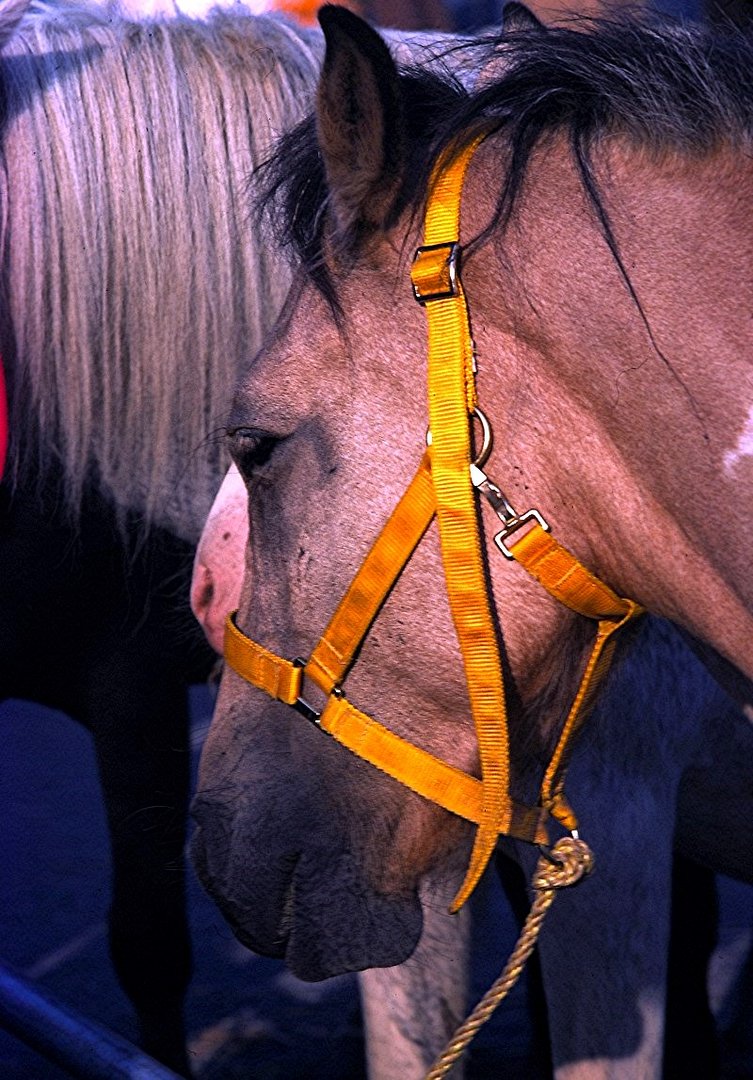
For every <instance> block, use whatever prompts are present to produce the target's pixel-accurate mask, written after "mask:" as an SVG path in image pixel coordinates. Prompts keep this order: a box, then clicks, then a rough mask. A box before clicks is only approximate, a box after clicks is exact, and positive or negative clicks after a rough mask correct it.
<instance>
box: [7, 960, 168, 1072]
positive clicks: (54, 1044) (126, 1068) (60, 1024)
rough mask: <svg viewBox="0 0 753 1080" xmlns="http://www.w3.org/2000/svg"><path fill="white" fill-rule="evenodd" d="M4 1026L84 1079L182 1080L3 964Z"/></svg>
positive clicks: (34, 1048)
mask: <svg viewBox="0 0 753 1080" xmlns="http://www.w3.org/2000/svg"><path fill="white" fill-rule="evenodd" d="M0 1026H1V1027H4V1028H5V1029H6V1030H7V1031H9V1032H10V1033H11V1035H13V1036H15V1038H17V1039H20V1040H21V1042H24V1043H26V1045H27V1046H29V1047H31V1049H32V1050H33V1051H34V1052H35V1053H37V1054H41V1055H42V1056H44V1057H46V1058H48V1059H49V1060H50V1061H54V1062H55V1064H56V1065H60V1066H61V1067H62V1068H63V1069H65V1070H67V1071H68V1072H69V1073H70V1074H71V1075H72V1076H75V1077H78V1078H80V1080H179V1078H178V1076H177V1073H174V1072H172V1071H171V1070H170V1069H167V1068H165V1066H164V1065H160V1064H158V1063H157V1062H156V1061H155V1060H154V1059H153V1058H150V1057H148V1056H147V1055H146V1054H144V1053H143V1052H142V1051H141V1050H138V1049H137V1048H136V1047H135V1046H133V1045H132V1044H131V1043H129V1042H127V1041H126V1040H125V1039H122V1038H121V1037H120V1036H119V1035H116V1034H114V1032H112V1031H108V1030H107V1029H106V1028H103V1027H100V1026H99V1025H98V1024H95V1023H93V1022H92V1021H91V1020H86V1019H85V1018H84V1017H82V1016H79V1015H78V1014H77V1013H75V1012H73V1011H72V1010H71V1009H69V1008H68V1007H67V1006H63V1005H61V1004H59V1003H58V1002H54V1001H53V1000H52V999H51V998H49V997H48V996H47V994H46V993H45V994H41V993H40V992H39V990H38V989H37V988H36V987H35V986H34V985H33V984H32V983H30V982H28V981H27V980H26V979H24V978H22V977H21V976H19V975H17V974H15V973H14V972H12V971H10V970H9V969H8V968H7V967H5V966H4V965H2V964H0Z"/></svg>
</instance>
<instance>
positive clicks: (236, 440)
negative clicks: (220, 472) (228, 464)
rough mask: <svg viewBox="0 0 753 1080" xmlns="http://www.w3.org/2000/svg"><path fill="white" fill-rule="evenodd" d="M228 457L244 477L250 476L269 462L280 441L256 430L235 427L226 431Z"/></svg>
mask: <svg viewBox="0 0 753 1080" xmlns="http://www.w3.org/2000/svg"><path fill="white" fill-rule="evenodd" d="M227 434H228V441H229V443H230V456H231V457H232V459H233V461H234V462H235V464H236V465H237V466H238V468H239V470H240V471H241V473H242V474H243V475H244V476H250V475H251V474H252V473H253V472H255V471H257V470H258V469H261V468H262V466H264V465H266V464H267V462H268V461H269V459H270V457H271V456H272V453H273V451H274V448H275V446H277V444H278V443H279V442H281V440H280V439H279V438H278V437H277V436H275V435H270V434H269V432H266V431H259V429H258V428H251V427H237V428H232V429H231V430H230V431H228V433H227Z"/></svg>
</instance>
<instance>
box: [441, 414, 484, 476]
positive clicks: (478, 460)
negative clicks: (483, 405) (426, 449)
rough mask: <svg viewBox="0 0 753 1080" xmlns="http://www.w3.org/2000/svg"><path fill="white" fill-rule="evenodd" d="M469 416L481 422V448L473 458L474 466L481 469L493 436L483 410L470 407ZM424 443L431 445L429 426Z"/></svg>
mask: <svg viewBox="0 0 753 1080" xmlns="http://www.w3.org/2000/svg"><path fill="white" fill-rule="evenodd" d="M471 416H473V417H475V418H476V420H478V422H479V424H481V450H480V451H479V453H478V457H476V458H474V460H473V464H474V465H475V466H476V468H477V469H481V468H483V466H484V465H485V464H486V462H487V461H488V460H489V454H491V452H492V444H493V443H494V436H493V434H492V426H491V424H490V423H489V418H488V417H487V415H486V413H485V412H483V411H482V410H481V409H479V408H478V406H477V407H476V408H475V409H471ZM426 445H427V446H431V428H427V430H426Z"/></svg>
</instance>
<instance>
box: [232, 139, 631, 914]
mask: <svg viewBox="0 0 753 1080" xmlns="http://www.w3.org/2000/svg"><path fill="white" fill-rule="evenodd" d="M483 138H484V136H479V137H478V138H477V139H475V140H474V141H473V142H471V143H470V144H468V145H467V146H465V147H464V148H463V149H462V150H461V151H460V152H459V153H457V154H456V155H455V156H454V157H451V158H450V159H449V160H444V161H442V162H440V165H439V166H438V168H437V170H436V172H435V176H434V180H433V183H432V187H431V193H430V199H429V203H428V208H427V213H426V221H425V235H424V246H423V247H421V248H419V250H418V252H417V253H416V258H415V261H414V264H413V268H412V272H411V278H412V282H413V289H414V294H415V296H416V299H417V300H418V301H419V303H420V304H422V305H423V306H424V308H425V310H426V314H427V320H428V333H429V350H428V351H429V364H428V382H429V425H430V431H431V439H430V445H429V447H428V449H427V450H426V452H425V453H424V455H423V457H422V459H421V463H420V465H419V468H418V472H417V473H416V475H415V477H414V479H413V480H412V481H411V483H410V485H409V486H408V488H407V490H406V492H405V494H404V495H403V497H402V498H401V499H400V502H399V503H398V505H397V507H396V508H395V510H394V511H393V513H392V515H391V517H390V518H389V520H388V521H387V523H386V525H385V526H384V528H383V529H382V532H381V533H380V534H379V536H378V537H377V539H376V541H375V542H374V545H373V547H372V548H371V550H370V551H369V553H368V555H367V556H366V558H365V560H364V562H363V563H362V565H361V567H360V569H359V570H358V572H357V573H356V576H355V578H354V579H353V581H352V582H351V585H350V587H349V588H348V590H347V592H346V594H345V596H344V597H343V600H342V602H341V603H340V605H339V607H338V608H337V610H336V611H335V614H334V615H333V616H332V619H331V620H330V622H329V625H328V626H327V628H326V630H325V631H324V633H323V634H322V637H321V639H320V640H319V642H318V644H317V645H316V647H315V649H314V651H313V653H312V654H311V657H310V659H309V660H307V661H302V660H296V661H293V662H291V661H289V660H285V659H283V658H282V657H279V656H276V655H274V654H273V653H270V652H269V651H268V650H266V649H265V648H263V646H261V645H259V644H257V643H256V642H253V641H251V640H250V638H248V637H246V636H245V634H243V633H242V632H241V631H240V630H239V629H238V627H237V625H236V623H235V618H234V616H231V617H230V618H229V619H228V622H227V628H226V635H225V659H226V660H227V663H228V664H229V665H230V667H231V668H233V670H234V671H236V672H237V673H238V674H239V675H241V676H242V677H243V678H244V679H246V680H247V681H248V682H250V683H252V684H253V685H254V686H257V687H259V688H260V689H262V690H265V691H266V692H267V693H268V694H269V695H270V696H272V697H273V698H276V699H277V700H279V701H283V702H286V703H287V704H288V705H291V706H293V707H294V708H296V709H297V710H298V711H299V712H301V713H302V714H303V715H304V716H306V717H307V719H309V720H312V721H313V722H314V723H315V724H316V725H317V726H318V727H320V728H321V729H322V730H323V731H326V732H327V733H328V734H330V735H332V736H333V737H334V738H335V739H337V741H338V742H340V743H342V744H343V746H345V747H347V748H348V749H349V750H350V751H352V752H353V753H354V754H357V755H358V756H359V757H361V758H363V759H364V760H366V761H368V762H370V763H371V764H372V765H375V766H376V767H377V768H378V769H381V770H382V771H383V772H385V773H387V774H388V775H389V776H392V777H394V779H396V780H399V781H400V782H401V783H402V784H405V785H406V787H409V788H410V789H411V790H413V791H416V792H418V794H420V795H422V796H423V797H424V798H426V799H429V800H431V801H432V802H434V803H436V804H437V805H439V806H441V807H443V808H444V809H446V810H449V811H451V812H452V813H454V814H458V815H460V816H461V817H464V818H466V819H467V820H469V821H472V822H474V823H475V824H477V825H478V829H477V831H476V836H475V842H474V847H473V852H472V855H471V860H470V864H469V867H468V870H467V873H466V876H465V880H464V882H463V884H462V886H461V888H460V890H459V892H458V894H457V896H456V897H455V900H454V901H453V904H452V908H451V910H453V911H456V910H458V909H459V908H460V907H461V905H462V904H463V903H464V902H465V901H466V900H467V898H468V896H469V895H470V893H471V892H472V890H473V888H474V886H475V885H476V883H477V882H478V879H479V878H480V876H481V874H482V872H483V870H484V868H485V866H486V864H487V863H488V861H489V859H490V857H491V854H492V852H493V851H494V847H495V845H496V843H497V839H498V836H499V835H500V834H505V835H509V836H514V837H516V838H518V839H521V840H526V841H529V842H533V843H542V844H543V843H548V839H549V838H548V832H547V819H548V817H549V816H551V817H554V818H555V819H556V820H557V821H559V822H560V823H561V825H563V826H564V827H565V828H566V829H568V830H571V831H574V830H575V829H576V828H577V820H576V817H575V814H574V813H573V811H572V809H571V808H570V806H569V804H568V802H567V800H566V799H565V796H564V791H563V789H564V777H565V771H566V768H567V763H568V760H569V756H570V748H571V745H572V742H573V735H574V734H575V732H576V731H577V730H578V729H579V728H580V726H581V724H582V723H583V720H584V719H585V717H586V715H587V713H588V711H589V708H590V706H591V704H592V701H593V698H594V694H595V691H596V688H597V686H598V685H599V683H600V681H601V679H602V678H603V676H604V675H605V674H606V671H607V670H608V668H609V663H610V660H611V657H612V654H613V652H614V646H615V643H616V632H617V631H618V630H620V629H621V628H622V627H623V626H625V625H626V624H627V623H628V622H629V621H630V620H631V619H633V618H635V617H636V616H637V615H640V614H641V613H642V608H641V607H640V606H639V605H638V604H636V603H635V602H634V601H632V600H626V599H622V598H621V597H619V596H617V595H616V593H614V592H613V591H612V590H611V589H610V588H609V587H608V586H607V585H605V584H604V583H603V582H601V581H599V579H598V578H596V577H594V575H593V574H591V573H590V572H589V571H588V570H587V569H586V568H585V567H584V566H583V565H582V564H581V563H580V562H579V561H578V560H577V559H576V558H575V557H574V556H573V555H571V554H570V552H568V551H567V550H566V549H565V548H563V547H562V546H561V545H560V544H559V543H558V542H557V541H556V540H555V539H554V538H553V537H552V536H551V535H550V533H549V527H548V525H547V524H546V522H545V521H544V520H543V518H542V517H541V515H540V514H539V512H538V511H537V510H528V511H526V512H525V513H523V514H516V512H515V511H514V510H513V508H512V507H511V506H510V504H509V503H508V502H507V500H506V499H505V497H504V495H503V494H502V492H501V491H500V490H499V488H498V487H497V486H496V485H495V484H493V483H492V481H491V480H489V478H488V476H487V475H486V474H485V473H484V472H483V469H482V466H483V464H484V460H485V457H484V456H483V455H482V458H481V459H479V460H478V461H476V462H473V460H472V454H471V422H472V421H471V418H472V416H473V414H474V413H477V412H478V409H477V402H476V386H475V363H474V354H473V341H472V339H471V334H470V327H469V320H468V310H467V306H466V301H465V297H464V294H463V288H462V284H461V281H460V273H459V264H460V246H459V239H458V238H459V224H460V200H461V194H462V188H463V182H464V179H465V174H466V171H467V168H468V164H469V162H470V160H471V157H472V155H473V153H474V152H475V150H476V149H477V147H478V145H479V144H480V142H481V141H482V139H483ZM484 422H485V418H484ZM489 441H490V440H489ZM487 449H488V447H487ZM477 491H478V492H479V493H481V494H482V495H483V496H484V497H485V498H486V500H487V501H488V502H489V503H490V505H491V506H492V509H493V510H494V512H495V513H496V514H497V516H498V518H499V519H500V520H501V522H502V528H501V529H500V530H499V531H498V532H497V534H496V535H495V537H494V541H495V543H496V544H497V546H498V547H499V548H500V550H501V551H502V552H503V553H504V554H505V555H506V556H507V557H508V558H512V559H515V561H516V562H519V563H520V564H521V565H522V566H523V567H524V568H525V569H526V570H527V571H528V573H529V574H531V575H532V576H533V577H534V578H535V579H536V580H537V581H539V582H540V584H541V585H542V586H543V587H544V588H545V589H546V590H547V591H548V592H549V593H550V594H551V595H552V596H554V597H555V598H556V599H557V600H559V601H560V602H561V603H563V604H565V605H566V606H567V607H569V608H571V609H572V610H573V611H575V612H577V613H579V614H581V615H584V616H586V617H588V618H590V619H593V620H595V621H596V623H597V632H596V638H595V641H594V644H593V646H592V649H591V654H590V657H589V660H588V663H587V665H586V670H585V672H584V675H583V678H582V680H581V684H580V687H579V689H578V692H577V695H576V698H575V701H574V703H573V705H572V708H571V709H570V712H569V714H568V717H567V719H566V721H565V724H564V727H563V730H562V733H561V735H560V738H559V741H558V743H557V746H556V748H555V751H554V754H553V755H552V759H551V761H550V763H549V765H548V767H547V770H546V773H545V776H544V780H543V782H542V785H541V790H540V794H539V804H538V805H537V806H534V807H529V806H523V805H521V804H520V803H518V802H516V801H515V800H514V799H513V798H512V797H511V795H510V790H509V788H510V769H509V747H508V724H507V711H506V704H505V688H504V684H503V678H502V665H501V662H500V654H499V643H498V640H497V633H496V629H495V626H494V622H493V618H492V609H491V601H490V598H489V596H488V593H487V587H486V578H485V573H484V564H483V557H482V542H481V537H480V535H479V527H478V516H477V507H476V492H477ZM435 514H436V517H437V524H438V528H439V536H440V544H441V550H442V561H443V566H444V571H445V579H446V586H447V593H448V597H449V601H450V609H451V612H452V617H453V622H454V625H455V630H456V633H457V637H458V643H459V646H460V651H461V654H462V657H463V663H464V668H465V676H466V681H467V686H468V696H469V700H470V706H471V712H472V715H473V719H474V724H475V728H476V733H477V738H478V743H479V752H480V759H481V779H480V780H479V779H477V778H476V777H474V776H470V775H468V774H467V773H465V772H463V771H462V770H460V769H456V768H454V767H453V766H451V765H448V764H447V763H446V762H444V761H442V760H440V759H439V758H436V757H434V756H433V755H432V754H429V753H427V752H426V751H425V750H421V749H420V748H418V747H416V746H414V745H412V744H411V743H409V742H407V741H406V740H404V739H402V738H400V737H399V736H398V735H395V734H394V733H393V732H391V731H389V730H388V729H387V728H385V727H384V726H383V725H382V724H380V723H379V722H378V721H376V720H374V719H372V718H371V717H370V716H367V715H366V714H364V713H362V712H360V711H359V710H358V709H356V708H355V706H354V705H352V704H351V703H350V702H349V701H348V700H347V698H346V697H345V696H344V694H343V691H342V683H343V680H344V678H345V676H346V675H347V672H348V670H349V668H350V666H351V664H352V662H353V658H354V656H355V654H356V652H357V650H358V648H359V646H360V645H361V642H362V641H363V639H364V637H365V636H366V634H367V632H368V630H369V627H370V626H371V623H372V622H373V620H374V619H375V618H376V616H377V615H378V613H379V610H380V608H381V606H382V604H383V602H384V600H385V599H386V597H387V595H388V594H389V592H390V590H391V588H392V586H393V585H394V583H395V581H396V580H397V578H398V576H399V575H400V573H401V571H402V569H403V567H404V566H405V564H406V563H407V561H408V560H409V559H410V557H411V555H412V553H413V550H414V549H415V547H416V546H417V544H418V543H419V541H420V540H421V538H422V536H423V535H424V532H425V531H426V529H427V528H428V526H429V523H430V522H431V520H432V518H433V517H434V515H435ZM523 530H525V531H523ZM519 531H521V535H520V536H517V538H516V539H514V540H513V539H511V538H512V537H513V536H516V534H517V533H518V532H519ZM304 677H305V678H307V679H311V680H312V682H314V683H315V684H316V685H317V686H318V687H319V688H320V689H321V690H322V691H323V692H324V693H325V694H326V695H327V702H326V704H325V706H324V708H323V710H322V711H321V713H318V712H316V711H315V710H314V709H312V708H311V707H310V706H309V705H308V704H307V703H306V702H305V700H304V699H303V697H302V687H303V679H304Z"/></svg>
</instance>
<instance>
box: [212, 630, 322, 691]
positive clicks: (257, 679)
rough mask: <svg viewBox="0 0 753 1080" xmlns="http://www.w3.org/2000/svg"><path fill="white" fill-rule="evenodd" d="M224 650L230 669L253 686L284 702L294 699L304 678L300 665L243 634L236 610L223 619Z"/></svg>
mask: <svg viewBox="0 0 753 1080" xmlns="http://www.w3.org/2000/svg"><path fill="white" fill-rule="evenodd" d="M223 652H224V655H225V660H226V661H227V662H228V664H229V665H230V667H231V668H232V669H233V671H235V672H237V674H238V675H240V676H241V677H242V678H244V679H245V680H246V682H249V683H251V684H252V686H257V687H258V688H259V689H260V690H264V691H266V693H268V694H269V695H270V697H273V698H276V699H277V700H278V701H284V702H285V704H286V705H293V704H294V702H295V701H297V699H298V697H299V695H300V692H301V681H302V679H303V671H302V670H301V668H300V667H297V666H296V665H295V664H291V662H290V661H289V660H284V659H283V658H282V657H281V656H277V655H276V654H275V653H272V652H270V651H269V650H268V649H265V648H264V646H263V645H259V644H257V642H255V641H252V640H251V638H249V637H246V635H245V634H244V633H243V632H242V631H241V630H239V629H238V627H237V626H236V623H235V612H233V614H232V615H228V617H227V619H226V621H225V641H224V649H223Z"/></svg>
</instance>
